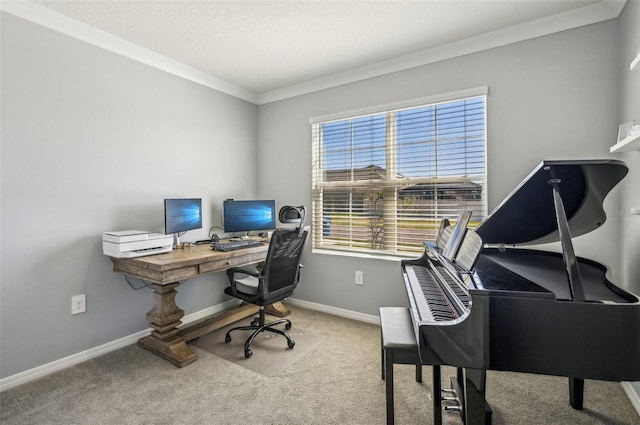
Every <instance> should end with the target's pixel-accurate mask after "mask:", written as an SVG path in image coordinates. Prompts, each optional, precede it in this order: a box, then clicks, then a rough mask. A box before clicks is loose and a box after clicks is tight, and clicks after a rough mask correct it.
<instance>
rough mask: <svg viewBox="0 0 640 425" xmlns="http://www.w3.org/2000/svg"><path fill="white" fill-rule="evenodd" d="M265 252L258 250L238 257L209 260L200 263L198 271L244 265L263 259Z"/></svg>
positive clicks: (211, 270)
mask: <svg viewBox="0 0 640 425" xmlns="http://www.w3.org/2000/svg"><path fill="white" fill-rule="evenodd" d="M265 256H266V252H258V253H254V254H245V255H240V256H238V257H231V258H225V259H224V260H216V261H209V262H207V263H203V264H200V273H201V274H202V273H209V272H214V271H219V270H225V269H228V268H230V267H237V266H246V265H249V264H251V263H257V262H258V261H262V260H264V259H265Z"/></svg>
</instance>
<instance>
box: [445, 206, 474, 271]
mask: <svg viewBox="0 0 640 425" xmlns="http://www.w3.org/2000/svg"><path fill="white" fill-rule="evenodd" d="M470 218H471V211H460V213H459V214H458V219H457V220H456V226H455V227H454V229H453V232H452V233H451V237H450V238H449V240H448V241H447V244H446V245H445V247H444V249H443V250H442V256H443V257H444V258H446V259H447V260H449V261H453V258H454V257H455V256H456V254H457V253H458V249H459V248H460V244H461V243H462V240H463V239H464V235H465V233H466V232H467V225H468V224H469V219H470Z"/></svg>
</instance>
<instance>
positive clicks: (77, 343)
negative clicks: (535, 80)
mask: <svg viewBox="0 0 640 425" xmlns="http://www.w3.org/2000/svg"><path fill="white" fill-rule="evenodd" d="M1 19H2V21H1V26H2V51H1V54H2V69H1V71H2V86H1V89H2V110H1V116H2V133H1V136H2V201H1V202H2V204H1V205H2V227H1V229H2V235H1V237H2V265H1V267H2V269H1V273H2V280H1V285H2V286H1V288H0V294H1V306H0V312H1V317H0V323H1V329H0V332H1V335H2V343H1V344H0V347H1V351H0V358H1V359H2V361H1V363H0V367H1V371H0V376H2V377H6V376H10V375H12V374H15V373H17V372H21V371H25V370H28V369H31V368H34V367H36V366H40V365H43V364H46V363H48V362H51V361H54V360H58V359H61V358H64V357H66V356H69V355H71V354H75V353H78V352H81V351H83V350H86V349H89V348H93V347H96V346H99V345H101V344H104V343H107V342H111V341H113V340H116V339H118V338H121V337H125V336H128V335H131V334H133V333H135V332H138V331H141V330H144V329H145V328H147V323H146V321H145V318H144V313H146V312H147V311H149V310H150V309H151V307H152V305H153V295H152V292H151V291H150V290H148V289H142V290H139V291H134V290H132V289H131V288H130V287H129V285H128V284H127V283H126V282H125V280H124V278H123V276H122V275H120V274H116V273H113V272H112V271H111V269H112V264H111V261H110V260H109V259H108V258H107V257H105V256H104V255H102V246H101V234H102V232H104V231H109V230H124V229H143V230H150V231H156V232H163V228H164V224H163V220H164V215H163V199H164V198H165V197H183V196H185V197H202V201H203V207H204V208H205V212H204V228H203V229H202V230H201V231H192V232H189V233H187V234H186V235H185V237H184V238H183V240H192V241H193V240H196V239H203V238H206V236H207V233H208V229H209V227H210V226H211V225H212V224H220V207H221V203H222V200H223V199H225V198H227V197H236V198H241V197H247V198H248V197H253V196H255V193H256V192H255V191H256V180H257V171H253V170H255V169H256V166H257V155H256V153H257V120H258V117H257V109H258V108H257V106H255V105H253V104H250V103H247V102H245V101H241V100H238V99H236V98H234V97H230V96H227V95H223V94H221V93H219V92H216V91H214V90H211V89H207V88H205V87H203V86H200V85H197V84H194V83H191V82H188V81H186V80H184V79H181V78H178V77H175V76H172V75H170V74H167V73H165V72H162V71H158V70H156V69H154V68H151V67H148V66H146V65H143V64H140V63H138V62H135V61H132V60H129V59H125V58H123V57H121V56H118V55H116V54H113V53H110V52H108V51H105V50H102V49H100V48H96V47H94V46H91V45H89V44H87V43H84V42H81V41H78V40H76V39H73V38H70V37H67V36H64V35H61V34H59V33H57V32H54V31H50V30H48V29H46V28H43V27H41V26H38V25H34V24H32V23H29V22H27V21H23V20H21V19H19V18H16V17H14V16H12V15H8V14H6V13H2V14H1ZM236 160H237V161H239V162H242V163H243V164H246V165H248V167H247V168H248V173H247V174H246V175H245V174H239V173H237V172H236V171H235V170H234V168H233V163H234V162H235V161H236ZM229 175H232V176H233V178H229V177H228V176H229ZM135 283H136V284H137V285H139V282H135ZM224 286H225V281H224V276H223V275H222V274H215V275H211V276H209V277H207V278H202V279H194V280H191V281H189V282H188V283H187V284H185V285H183V286H182V287H181V289H179V294H178V296H177V302H178V304H179V305H180V306H181V307H182V308H184V309H185V310H186V313H187V314H188V313H193V312H196V311H200V310H202V309H204V308H206V307H210V306H211V305H215V304H218V303H220V302H222V301H223V300H224V299H226V298H224V299H223V295H222V291H223V288H224ZM82 293H84V294H86V295H87V312H86V313H84V314H80V315H74V316H72V315H71V296H72V295H76V294H82Z"/></svg>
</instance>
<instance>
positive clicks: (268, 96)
mask: <svg viewBox="0 0 640 425" xmlns="http://www.w3.org/2000/svg"><path fill="white" fill-rule="evenodd" d="M626 2H627V0H602V1H601V2H599V3H596V4H593V5H590V6H585V7H582V8H580V9H575V10H572V11H569V12H565V13H562V14H558V15H554V16H550V17H546V18H542V19H538V20H535V21H531V22H527V23H524V24H521V25H516V26H512V27H509V28H505V29H502V30H499V31H494V32H490V33H487V34H483V35H480V36H476V37H471V38H468V39H465V40H461V41H458V42H454V43H449V44H446V45H443V46H438V47H435V48H432V49H427V50H423V51H420V52H416V53H413V54H409V55H405V56H400V57H397V58H394V59H390V60H387V61H383V62H379V63H376V64H372V65H368V66H364V67H360V68H356V69H353V70H349V71H345V72H341V73H337V74H333V75H329V76H326V77H322V78H318V79H315V80H310V81H307V82H304V83H300V84H295V85H291V86H288V87H284V88H281V89H277V90H272V91H269V92H265V93H261V94H257V93H254V92H252V91H249V90H247V89H244V88H242V87H239V86H236V85H234V84H232V83H229V82H228V81H225V80H223V79H221V78H218V77H215V76H213V75H211V74H208V73H206V72H203V71H200V70H198V69H195V68H192V67H190V66H188V65H185V64H183V63H181V62H178V61H175V60H173V59H170V58H168V57H166V56H163V55H160V54H158V53H155V52H153V51H151V50H149V49H146V48H143V47H141V46H138V45H136V44H133V43H130V42H128V41H126V40H123V39H121V38H119V37H116V36H113V35H111V34H108V33H106V32H104V31H101V30H99V29H97V28H95V27H92V26H90V25H87V24H84V23H82V22H79V21H76V20H75V19H71V18H69V17H67V16H65V15H62V14H60V13H57V12H55V11H53V10H50V9H47V8H46V7H44V6H40V5H38V4H35V3H31V2H30V1H28V0H12V1H1V2H0V10H1V11H3V12H6V13H10V14H12V15H15V16H17V17H20V18H22V19H25V20H28V21H31V22H34V23H36V24H39V25H42V26H44V27H46V28H49V29H52V30H54V31H58V32H60V33H63V34H66V35H68V36H70V37H74V38H76V39H79V40H82V41H85V42H87V43H90V44H93V45H95V46H98V47H101V48H103V49H106V50H109V51H111V52H114V53H117V54H119V55H122V56H125V57H127V58H129V59H133V60H136V61H138V62H141V63H144V64H146V65H149V66H152V67H154V68H157V69H160V70H163V71H166V72H168V73H170V74H173V75H176V76H178V77H181V78H184V79H186V80H189V81H193V82H195V83H198V84H201V85H203V86H206V87H209V88H211V89H214V90H217V91H220V92H222V93H226V94H228V95H230V96H234V97H237V98H239V99H242V100H246V101H248V102H251V103H254V104H256V105H264V104H267V103H272V102H277V101H279V100H284V99H288V98H292V97H296V96H301V95H304V94H308V93H312V92H316V91H320V90H325V89H329V88H333V87H338V86H342V85H345V84H350V83H354V82H357V81H362V80H366V79H369V78H374V77H379V76H382V75H387V74H391V73H394V72H398V71H403V70H406V69H411V68H415V67H419V66H423V65H428V64H432V63H436V62H440V61H444V60H447V59H453V58H456V57H460V56H464V55H468V54H472V53H477V52H481V51H484V50H489V49H493V48H496V47H500V46H506V45H509V44H513V43H518V42H520V41H524V40H529V39H533V38H537V37H542V36H545V35H549V34H553V33H556V32H560V31H565V30H569V29H572V28H578V27H581V26H584V25H590V24H594V23H597V22H602V21H606V20H609V19H615V18H617V17H618V16H619V15H620V13H621V12H622V9H623V8H624V5H625V4H626Z"/></svg>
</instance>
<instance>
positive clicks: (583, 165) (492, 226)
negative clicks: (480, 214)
mask: <svg viewBox="0 0 640 425" xmlns="http://www.w3.org/2000/svg"><path fill="white" fill-rule="evenodd" d="M627 171H628V169H627V166H626V165H625V164H624V162H622V161H617V160H606V159H605V160H574V161H543V162H541V163H540V164H539V165H538V166H537V167H536V168H535V169H534V170H533V171H532V172H531V174H529V176H528V177H527V178H525V179H524V180H523V181H522V183H520V185H518V187H516V188H515V189H514V190H513V192H511V194H510V195H509V196H507V197H506V198H505V200H504V201H503V202H502V203H501V204H500V205H499V206H498V207H497V208H496V209H494V210H493V211H492V212H491V214H489V216H488V217H487V219H486V220H484V221H483V222H482V223H481V224H480V225H479V226H478V227H477V228H476V233H477V234H478V235H480V237H481V238H482V241H483V242H484V243H486V244H505V245H515V244H539V243H547V242H555V241H558V240H559V239H560V237H559V233H558V224H557V220H556V213H555V209H554V201H553V187H552V185H551V184H550V183H549V181H550V180H551V179H552V178H554V177H555V178H557V179H560V183H559V188H560V194H561V196H562V202H563V204H564V208H565V213H566V216H567V222H568V224H569V231H570V233H571V237H575V236H579V235H583V234H585V233H588V232H590V231H592V230H594V229H596V228H598V227H599V226H601V225H602V224H603V223H604V221H605V220H606V214H605V212H604V209H603V208H602V204H603V202H604V198H605V197H606V196H607V194H608V193H609V191H611V189H612V188H613V187H614V186H615V185H616V184H618V182H620V180H622V179H623V178H624V176H625V175H626V174H627ZM552 173H553V176H552Z"/></svg>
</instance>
